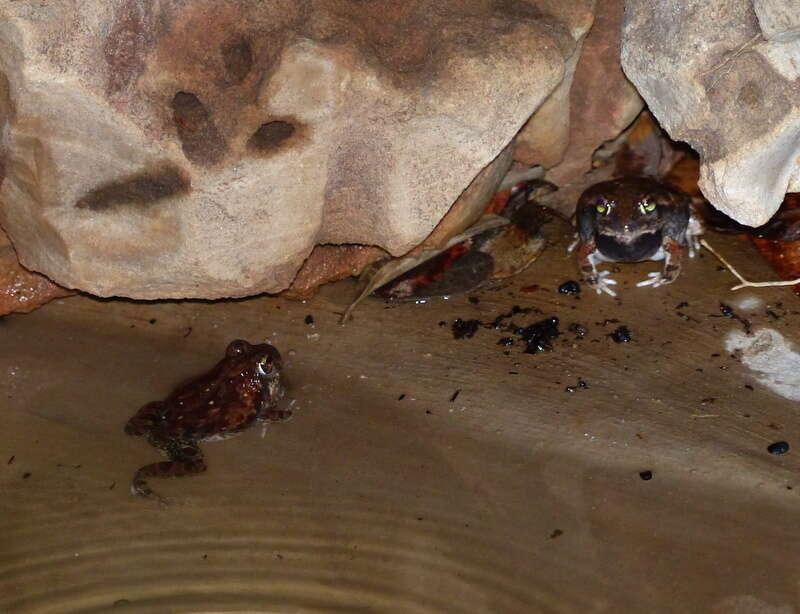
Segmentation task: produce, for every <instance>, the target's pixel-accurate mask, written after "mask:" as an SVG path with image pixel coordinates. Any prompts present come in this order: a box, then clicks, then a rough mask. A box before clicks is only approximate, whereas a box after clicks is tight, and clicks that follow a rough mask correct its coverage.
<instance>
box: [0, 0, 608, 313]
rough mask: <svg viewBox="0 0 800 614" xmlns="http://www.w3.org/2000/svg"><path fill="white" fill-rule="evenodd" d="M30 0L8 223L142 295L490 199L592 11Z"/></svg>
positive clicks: (402, 245)
mask: <svg viewBox="0 0 800 614" xmlns="http://www.w3.org/2000/svg"><path fill="white" fill-rule="evenodd" d="M34 4H35V6H36V8H35V9H32V8H31V6H32V5H31V3H30V2H11V1H6V2H0V23H2V24H3V28H2V29H0V49H2V50H3V52H2V53H3V57H4V58H5V57H9V58H11V57H13V58H16V59H18V60H19V61H16V60H15V62H13V64H14V68H13V71H11V72H8V71H7V70H4V71H0V125H3V142H2V143H1V144H0V176H2V175H5V177H4V178H3V179H2V187H1V188H0V190H2V192H0V202H2V204H3V205H2V207H0V225H2V226H3V228H5V230H6V231H7V232H8V233H9V236H11V238H12V240H13V242H14V245H15V247H16V248H17V251H18V253H19V255H20V259H21V261H22V262H24V263H26V264H27V265H29V266H30V267H31V268H32V269H34V270H37V271H41V272H42V273H43V274H45V275H47V276H48V277H50V278H51V279H53V280H54V281H55V282H57V283H59V284H61V285H63V286H67V287H75V288H78V289H81V290H84V291H87V292H90V293H92V294H95V295H98V296H125V297H131V298H136V299H160V298H206V299H213V298H228V297H242V296H250V295H254V294H260V293H265V292H266V293H276V292H280V291H282V290H285V289H286V288H288V287H289V286H290V285H291V284H292V281H293V280H294V279H295V277H296V275H297V273H298V270H299V269H300V268H301V266H303V264H304V262H306V261H307V259H308V256H309V254H310V253H311V252H312V250H313V249H314V246H316V245H325V246H334V245H335V246H354V245H368V246H376V248H380V249H381V250H384V251H385V252H386V253H388V254H389V255H391V256H399V255H401V254H406V253H408V252H409V251H410V250H412V249H414V248H415V247H416V246H418V245H419V244H420V243H422V242H423V241H426V240H428V238H430V237H435V240H432V243H431V245H433V244H434V243H435V244H437V245H438V246H441V245H442V244H443V243H444V242H445V241H447V239H449V238H450V237H452V236H453V235H455V234H457V233H458V232H461V231H462V230H463V229H464V228H467V227H469V226H470V225H471V224H472V223H473V222H474V221H475V220H476V219H477V218H478V217H480V215H481V214H482V212H483V209H484V208H485V205H486V202H487V201H488V200H489V199H490V198H491V195H492V194H493V193H494V192H495V191H496V188H497V186H498V184H499V182H500V181H501V180H502V177H503V176H504V175H505V173H506V171H507V169H508V166H509V165H510V164H511V158H512V152H511V148H510V147H508V144H509V143H510V142H511V140H512V139H513V138H514V135H515V133H516V132H517V131H518V128H519V126H520V125H522V124H523V123H524V122H525V121H526V120H527V119H528V118H529V117H530V114H531V111H532V110H534V109H536V108H537V107H538V106H539V105H540V104H541V101H542V100H544V99H545V98H546V97H547V96H549V95H550V94H551V93H552V91H553V89H554V88H555V87H557V86H558V84H559V83H560V82H561V80H562V75H563V74H564V72H565V70H567V69H568V66H567V62H572V61H573V60H574V57H575V45H576V42H575V38H574V36H573V34H574V33H575V32H585V31H586V30H587V29H588V28H589V26H590V25H591V23H592V20H593V12H594V9H593V8H592V6H593V5H592V3H589V2H583V3H580V6H573V5H570V4H569V3H566V4H564V3H562V4H558V3H556V4H553V6H548V7H547V10H544V9H540V8H536V6H538V4H541V3H537V2H534V3H533V4H531V3H530V2H523V1H520V0H514V1H508V0H506V1H502V2H472V3H469V2H468V3H465V2H463V1H462V0H438V1H436V2H433V1H432V0H424V1H423V2H407V1H406V0H371V1H369V2H354V1H350V0H347V1H344V0H319V1H317V2H314V3H308V2H253V1H252V0H226V1H225V2H209V1H203V2H199V1H194V2H186V1H182V0H181V1H174V0H170V1H167V2H151V1H143V0H114V1H113V2H108V0H81V1H79V2H78V1H70V2H39V3H34ZM312 5H313V9H309V6H312ZM32 11H33V12H34V13H35V18H32V17H31V12H32ZM75 24H79V27H76V26H75ZM88 50H91V52H90V51H88ZM4 66H5V64H4ZM31 83H36V84H38V85H37V87H38V86H41V91H38V90H37V91H38V93H37V95H35V96H34V95H31V94H30V91H29V90H28V87H27V86H28V85H29V84H31ZM65 83H67V84H69V87H64V84H65ZM485 92H491V95H490V96H487V95H485ZM32 127H35V129H33V132H32ZM432 127H433V128H435V130H433V132H432ZM434 133H435V135H436V136H435V138H431V135H432V134H434ZM31 135H33V136H31ZM504 148H505V150H504ZM7 151H13V164H12V163H10V161H9V160H8V156H7ZM499 152H502V153H501V154H500V155H498V153H499ZM487 165H488V166H487ZM165 166H169V168H171V169H178V171H177V172H176V173H164V167H165ZM484 167H486V169H485V170H486V174H484V173H483V172H480V173H479V175H478V176H479V177H481V179H480V180H478V181H476V182H473V179H476V173H477V172H478V171H480V169H482V168H484ZM2 168H4V169H5V171H3V170H2ZM184 173H185V176H183V174H184ZM476 186H477V187H476ZM190 187H191V189H189V188H190ZM461 194H464V195H467V194H470V195H471V196H470V198H460V196H459V195H461ZM78 202H80V206H78V207H76V206H75V205H76V203H78ZM446 214H447V217H445V215H446ZM441 229H445V230H446V231H445V232H440V231H441ZM316 263H317V259H311V260H310V261H309V265H316ZM501 264H502V263H501ZM320 266H324V263H323V264H322V265H320ZM354 266H355V265H354ZM504 266H505V265H504ZM353 268H354V267H347V268H344V269H342V270H343V271H346V274H348V275H349V274H352V270H353ZM358 272H360V270H357V271H356V273H358ZM308 273H309V274H308V275H304V277H305V278H306V279H319V280H320V281H324V278H323V276H320V275H313V271H310V272H308ZM494 273H497V271H496V270H495V271H494Z"/></svg>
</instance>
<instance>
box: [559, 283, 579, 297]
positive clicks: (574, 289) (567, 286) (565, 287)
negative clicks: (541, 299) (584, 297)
mask: <svg viewBox="0 0 800 614" xmlns="http://www.w3.org/2000/svg"><path fill="white" fill-rule="evenodd" d="M580 291H581V285H580V284H579V283H578V282H577V281H572V280H570V281H565V282H564V283H563V284H561V285H560V286H559V287H558V292H559V293H560V294H579V293H580Z"/></svg>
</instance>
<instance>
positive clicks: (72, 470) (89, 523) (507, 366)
mask: <svg viewBox="0 0 800 614" xmlns="http://www.w3.org/2000/svg"><path fill="white" fill-rule="evenodd" d="M712 241H713V242H714V243H715V245H718V246H719V247H720V249H722V250H724V251H725V252H726V253H732V252H733V250H734V249H738V250H740V251H739V252H738V254H737V255H736V256H735V257H734V260H735V261H736V263H737V264H741V266H742V269H743V272H744V273H745V274H746V275H748V276H752V277H753V278H759V279H767V278H771V277H772V275H771V273H770V272H769V271H768V270H767V269H766V267H764V266H763V265H761V264H760V263H758V262H757V260H756V258H755V256H754V253H753V252H752V251H750V249H749V248H748V247H746V246H745V244H741V243H739V242H738V241H736V240H735V239H731V238H725V237H719V236H715V237H712ZM565 244H566V237H562V238H561V239H560V243H559V244H558V245H556V246H553V247H551V248H548V250H547V251H546V252H545V255H544V256H543V257H542V258H541V259H540V260H539V261H538V262H537V263H535V264H534V265H533V266H532V267H531V269H529V270H528V271H527V272H526V273H525V274H524V275H522V276H520V277H519V278H518V279H515V280H514V281H513V283H511V284H509V285H507V286H506V287H504V288H502V289H499V290H487V291H484V292H481V293H479V294H478V295H477V296H479V299H480V301H479V302H478V303H477V304H474V303H471V302H469V301H468V299H467V298H466V297H459V298H453V299H451V300H448V301H437V302H434V303H429V304H426V305H413V304H403V305H399V306H392V307H389V308H387V306H385V305H384V304H383V303H382V302H380V301H378V300H369V301H367V302H365V303H364V304H363V305H362V306H361V307H360V308H359V310H357V312H356V314H355V320H354V321H353V322H351V323H349V324H348V325H347V326H344V327H342V326H339V325H338V323H337V321H338V317H339V316H338V314H339V313H341V311H342V310H343V308H344V307H345V306H346V303H347V301H348V300H349V298H350V297H351V295H352V293H353V292H354V289H355V285H354V283H352V282H351V281H347V282H343V283H340V284H336V285H334V286H332V287H329V288H325V289H324V290H323V292H322V293H321V295H320V296H318V297H317V298H316V299H314V300H313V301H310V302H308V303H307V304H301V303H294V302H289V301H284V300H281V299H275V298H268V297H265V298H257V299H253V300H246V301H235V302H230V303H218V304H211V303H202V302H185V303H161V304H148V303H133V302H126V301H98V300H92V299H89V298H85V297H75V298H70V299H66V300H62V301H58V302H57V303H54V304H51V305H49V306H47V307H45V308H44V309H41V310H39V311H37V312H35V313H33V314H30V315H25V316H11V317H7V318H5V319H3V320H2V321H0V391H2V400H1V401H0V407H2V429H0V489H1V491H0V492H1V494H2V496H1V497H0V514H1V516H2V524H0V612H3V613H10V614H11V613H13V614H18V613H26V614H27V613H48V614H51V613H66V612H70V613H77V612H81V613H84V612H98V613H99V612H121V613H124V612H153V613H165V612H212V611H214V612H220V611H225V612H281V613H288V612H292V613H295V612H401V613H409V614H414V613H475V612H479V613H483V612H486V613H506V612H522V613H531V612H537V613H538V612H543V613H550V612H552V613H573V612H615V613H616V612H676V613H682V614H684V613H687V612H719V613H723V612H724V613H731V612H732V613H750V612H753V613H756V612H758V613H768V614H769V613H774V614H788V613H792V612H798V611H800V575H799V574H800V571H799V570H800V539H799V536H798V528H800V516H798V511H799V509H800V477H798V469H800V463H799V462H798V458H800V418H798V415H797V401H796V400H790V399H788V398H786V397H785V396H781V395H780V394H777V393H776V392H774V391H773V390H772V389H771V388H770V385H768V384H769V382H768V381H767V380H768V377H767V376H764V375H763V374H762V375H759V374H758V373H756V372H755V371H753V369H752V368H751V367H748V366H747V365H746V364H745V363H746V362H748V361H747V360H744V359H743V358H742V357H741V356H739V355H733V356H731V352H729V351H727V350H726V347H725V343H726V339H728V338H731V339H734V338H735V337H736V335H741V332H742V330H743V326H742V324H741V323H740V322H738V321H736V320H732V319H726V318H718V317H709V316H710V315H712V314H719V303H720V301H725V302H727V303H729V304H731V305H732V306H733V307H734V308H735V309H736V311H737V313H739V314H741V315H742V316H744V317H747V318H750V319H751V320H752V322H753V329H754V330H755V331H757V332H758V331H761V330H764V329H769V330H772V331H776V332H777V333H780V335H783V336H784V337H785V338H786V339H787V340H789V341H792V342H800V327H799V326H798V324H800V314H798V311H800V299H798V298H797V297H795V296H794V295H792V294H791V293H790V292H789V291H788V290H786V289H767V290H760V291H757V294H756V293H755V292H751V291H742V292H739V293H735V294H732V293H730V292H729V291H728V288H729V287H730V286H731V285H733V278H732V277H731V276H730V275H729V274H728V273H727V272H725V271H720V270H718V264H719V263H718V262H717V261H716V260H714V259H713V258H712V257H711V256H710V255H707V254H706V255H705V256H704V257H703V258H699V259H695V260H694V261H692V262H690V263H689V265H688V267H687V269H686V270H685V271H684V274H683V276H682V277H681V278H680V279H679V280H678V282H677V283H675V284H673V285H672V286H668V287H665V288H659V289H637V288H635V287H634V286H633V284H634V283H635V281H637V280H640V279H643V278H644V277H645V275H646V273H647V272H648V271H650V270H654V269H655V268H656V266H657V265H655V264H653V265H646V264H645V265H629V266H626V267H624V268H623V269H622V270H621V271H620V272H619V273H618V274H616V275H615V277H616V278H617V279H619V280H620V282H621V284H622V288H621V294H620V299H621V300H619V301H615V300H613V299H610V298H609V297H607V296H595V295H593V294H591V295H590V294H588V293H586V292H584V293H583V294H582V295H581V296H580V298H579V299H576V298H574V297H571V296H564V295H560V294H558V292H557V288H558V286H559V284H561V283H562V282H564V281H566V280H567V279H570V278H574V277H575V275H574V273H573V263H572V260H571V259H569V258H567V257H566V256H565V255H564V253H563V247H564V245H565ZM741 250H744V251H741ZM531 284H538V285H539V286H540V289H539V290H536V291H533V292H522V291H521V289H522V288H524V287H526V286H530V285H531ZM683 302H687V303H688V306H682V307H680V308H676V307H677V305H678V304H680V303H683ZM780 303H782V305H781V304H780ZM515 304H518V305H521V306H523V307H535V308H538V309H539V310H540V311H541V314H536V313H530V314H528V315H519V316H515V318H514V321H515V322H517V323H518V324H520V325H524V324H530V323H532V322H534V321H536V320H538V319H542V318H544V317H546V316H551V315H556V316H558V317H559V318H560V319H561V330H562V335H561V336H560V337H559V338H558V339H557V340H556V343H555V347H554V350H553V351H552V352H548V353H545V354H537V355H530V354H523V353H522V348H521V347H519V346H518V345H517V346H512V347H510V348H504V347H502V346H499V345H497V340H498V339H499V338H500V337H503V336H506V335H507V334H508V333H503V332H501V331H495V330H489V329H480V330H479V331H478V332H477V334H476V335H475V337H474V338H472V339H463V340H455V339H453V335H452V333H451V331H450V329H449V327H442V326H440V325H439V322H440V321H446V322H447V323H448V324H449V323H450V322H452V320H453V319H455V318H457V317H460V318H478V319H481V320H484V321H491V320H492V319H494V318H495V317H496V316H497V315H499V314H501V313H504V312H507V311H508V310H509V309H510V308H511V307H512V306H513V305H515ZM739 305H744V306H743V307H739ZM768 311H771V312H772V314H770V313H768ZM308 314H311V315H313V317H314V320H315V324H314V325H313V326H310V325H307V324H305V323H304V319H305V317H306V315H308ZM680 314H682V315H680ZM776 318H777V319H776ZM607 319H612V320H613V319H616V320H619V322H618V323H614V322H610V323H605V324H604V321H605V320H607ZM571 323H580V324H582V325H583V326H585V327H586V328H587V330H588V333H587V335H586V337H585V338H583V339H576V337H575V335H574V334H573V333H569V332H567V327H568V325H569V324H571ZM621 324H624V325H626V326H627V327H628V328H629V329H630V331H631V333H632V336H633V340H632V341H631V342H630V343H627V344H617V343H614V342H613V341H612V340H611V339H610V338H609V336H608V333H610V332H611V331H612V330H613V329H614V328H615V327H617V326H619V325H621ZM237 337H241V338H245V339H248V340H250V341H254V342H255V341H263V340H270V341H271V342H273V343H275V344H276V345H277V346H278V347H279V348H280V349H281V351H282V352H283V353H284V355H285V357H286V360H287V363H288V364H287V369H286V373H287V377H288V378H289V379H290V386H291V388H290V392H289V394H288V399H289V400H290V399H294V400H295V405H294V410H295V416H294V418H293V419H292V420H291V421H289V422H287V423H283V424H276V425H272V426H270V427H269V429H268V430H267V432H266V436H265V437H264V438H262V437H261V432H260V429H259V428H258V427H254V428H253V429H251V430H250V431H248V432H246V433H244V434H242V435H240V436H239V437H237V438H235V439H230V440H227V441H223V442H218V443H208V444H205V446H204V449H205V451H206V456H207V460H208V465H209V470H208V472H207V473H205V474H204V475H202V476H199V477H192V478H184V479H180V480H158V481H156V480H154V481H153V482H152V484H153V486H154V487H155V488H156V489H157V490H158V491H159V492H161V493H162V494H164V495H165V496H167V497H169V499H170V500H171V505H170V506H168V507H167V508H161V507H159V506H157V505H155V504H154V503H152V502H149V501H146V500H141V499H137V498H134V497H132V496H131V495H130V492H129V490H128V488H129V485H130V479H131V476H132V474H133V472H134V470H135V469H137V468H138V467H139V466H141V465H143V464H145V463H147V462H151V461H154V460H157V459H158V458H159V455H158V453H157V451H156V450H154V449H153V448H150V447H149V446H148V445H147V444H146V442H144V441H142V440H140V439H133V438H129V437H126V436H125V435H124V434H123V432H122V427H123V425H124V423H125V421H126V420H127V419H128V418H129V417H130V416H131V415H132V414H133V412H134V411H135V410H136V409H137V408H138V407H140V406H141V405H143V404H144V403H146V402H148V401H151V400H154V399H157V398H162V397H163V396H164V395H165V394H166V393H167V392H169V391H170V390H171V388H172V387H173V386H174V385H175V384H176V383H178V382H179V381H180V380H182V379H183V378H185V377H187V376H191V375H194V374H196V373H198V372H200V371H203V370H205V369H207V368H208V367H209V366H210V365H212V364H213V363H214V362H215V361H216V360H218V359H219V358H220V357H221V356H222V353H223V351H224V348H225V346H226V344H227V343H228V342H229V341H230V340H232V339H234V338H237ZM739 342H741V339H739ZM745 343H746V341H745ZM505 351H508V352H509V353H508V354H507V355H506V354H505V353H504V352H505ZM749 364H751V365H753V364H756V363H753V362H752V361H750V363H749ZM787 364H790V363H787ZM776 377H778V378H779V376H776ZM792 377H795V378H796V377H797V374H796V373H795V374H794V375H792V374H787V375H786V378H787V381H788V382H789V383H788V385H789V389H790V390H791V384H792ZM578 378H581V379H582V380H584V381H585V382H587V384H588V388H585V389H577V390H576V391H575V392H571V393H570V392H565V388H566V387H567V386H575V384H576V383H577V381H578ZM773 379H775V377H773ZM783 384H784V385H785V384H786V382H783ZM773 385H774V386H778V388H776V390H784V392H785V390H786V388H785V387H784V388H783V389H781V388H780V385H782V384H781V383H780V382H778V383H777V384H776V383H774V382H773ZM748 387H752V390H751V389H750V388H748ZM457 390H458V391H460V392H459V394H458V396H457V397H456V398H455V400H453V401H451V398H452V397H453V396H454V393H455V392H456V391H457ZM401 395H405V396H404V397H403V398H402V399H400V397H401ZM789 396H791V394H789ZM798 398H800V397H798ZM781 440H785V441H788V442H789V443H790V445H792V446H793V447H792V449H791V450H790V451H789V452H788V453H787V454H784V455H781V456H776V455H771V454H769V453H767V451H766V448H767V446H768V445H769V444H770V443H772V442H775V441H781ZM646 471H650V472H652V479H649V480H645V479H642V477H641V476H640V473H642V472H646Z"/></svg>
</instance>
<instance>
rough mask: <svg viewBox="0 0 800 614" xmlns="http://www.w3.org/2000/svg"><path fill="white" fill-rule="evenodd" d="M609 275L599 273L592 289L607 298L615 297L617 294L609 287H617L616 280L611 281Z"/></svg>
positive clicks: (603, 272)
mask: <svg viewBox="0 0 800 614" xmlns="http://www.w3.org/2000/svg"><path fill="white" fill-rule="evenodd" d="M610 274H611V273H609V271H601V272H600V273H598V275H597V282H596V283H595V285H594V289H595V290H596V291H597V293H598V294H603V293H606V294H608V295H609V296H617V293H616V292H615V291H614V290H612V289H611V288H610V287H609V286H615V285H617V280H616V279H611V277H609V275H610Z"/></svg>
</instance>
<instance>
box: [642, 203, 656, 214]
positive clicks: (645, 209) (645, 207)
mask: <svg viewBox="0 0 800 614" xmlns="http://www.w3.org/2000/svg"><path fill="white" fill-rule="evenodd" d="M639 208H640V209H641V210H642V213H650V212H651V211H655V209H656V204H655V203H654V202H652V201H649V200H643V201H642V202H640V203H639Z"/></svg>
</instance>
